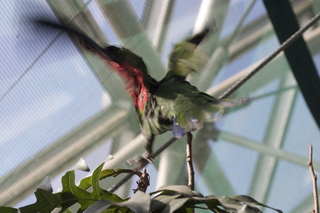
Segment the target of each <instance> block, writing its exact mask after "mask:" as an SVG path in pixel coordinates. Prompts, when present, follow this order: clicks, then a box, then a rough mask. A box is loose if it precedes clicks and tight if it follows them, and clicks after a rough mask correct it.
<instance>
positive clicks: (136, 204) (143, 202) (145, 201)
mask: <svg viewBox="0 0 320 213" xmlns="http://www.w3.org/2000/svg"><path fill="white" fill-rule="evenodd" d="M150 202H151V201H150V195H147V194H145V193H144V192H141V191H137V193H135V194H134V195H133V196H132V198H130V199H129V200H128V201H124V202H114V201H110V200H99V201H97V202H96V203H94V204H93V205H92V206H90V207H89V208H88V209H87V210H86V211H85V213H96V212H102V211H104V210H105V209H107V208H109V207H110V206H113V205H116V206H122V207H128V208H129V209H131V210H132V211H133V212H139V213H140V212H141V213H148V212H149V210H150Z"/></svg>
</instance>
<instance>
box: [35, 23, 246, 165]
mask: <svg viewBox="0 0 320 213" xmlns="http://www.w3.org/2000/svg"><path fill="white" fill-rule="evenodd" d="M37 23H39V24H42V25H46V26H49V27H53V28H57V29H60V30H63V31H65V32H66V33H68V34H71V35H73V36H75V37H76V38H77V39H78V40H79V42H80V44H81V45H82V46H83V47H84V48H85V49H87V50H89V51H91V52H93V53H94V54H96V55H98V56H99V57H100V58H101V59H102V60H104V61H105V62H106V63H107V64H108V65H109V66H111V68H112V69H113V70H115V71H116V72H117V73H118V74H119V75H120V76H121V77H122V79H123V80H124V81H125V84H126V87H125V89H126V91H127V92H128V93H129V95H130V96H131V98H132V100H133V103H134V107H135V111H136V114H137V118H138V121H139V124H140V127H141V132H142V134H143V136H144V138H145V146H144V149H145V152H144V154H143V155H142V156H143V158H144V159H147V160H148V161H149V162H152V159H151V158H150V155H151V154H152V146H153V142H154V139H155V136H157V135H160V134H163V133H165V132H167V131H172V132H173V136H174V137H175V138H181V137H183V136H184V135H185V134H187V133H188V134H190V133H191V132H192V131H196V130H199V129H201V128H202V126H203V123H204V122H214V121H216V120H218V119H219V118H220V117H221V116H222V114H223V110H224V108H230V107H234V106H238V105H243V104H246V103H248V102H249V101H250V98H242V99H234V100H223V99H217V98H215V97H213V96H210V95H208V94H206V93H204V92H201V91H199V90H198V89H197V88H196V87H195V86H193V85H191V84H190V82H188V81H187V80H186V78H187V76H188V75H189V74H190V73H192V72H196V69H197V66H196V65H197V61H199V60H200V59H201V58H202V55H201V53H199V51H198V49H197V48H198V46H199V45H200V43H201V42H202V41H203V40H204V39H205V37H207V35H208V34H209V33H211V32H212V30H211V29H210V27H207V28H205V29H204V30H203V31H201V32H200V33H197V34H195V35H192V36H190V37H187V38H186V39H184V40H183V41H181V42H179V43H177V44H175V45H174V48H173V50H172V52H171V53H170V55H169V63H168V71H167V73H166V75H165V76H164V77H163V79H161V80H160V81H157V80H156V79H154V78H153V77H151V76H150V75H149V74H148V69H147V66H146V64H145V62H144V60H143V58H142V57H141V56H139V55H137V54H135V53H134V52H133V51H131V50H129V49H127V48H125V47H120V46H114V45H106V46H100V45H99V44H97V43H96V42H95V41H94V40H93V39H91V38H90V37H89V36H88V35H87V34H86V33H85V32H83V31H82V30H80V29H76V28H74V27H69V26H66V25H63V24H58V23H53V22H48V21H43V20H38V21H37Z"/></svg>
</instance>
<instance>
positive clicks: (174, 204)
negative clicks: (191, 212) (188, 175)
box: [163, 198, 189, 213]
mask: <svg viewBox="0 0 320 213" xmlns="http://www.w3.org/2000/svg"><path fill="white" fill-rule="evenodd" d="M188 200H189V198H177V199H174V200H172V201H171V202H170V203H169V205H167V207H166V208H165V209H164V210H163V212H164V213H172V212H174V211H176V210H178V209H180V208H181V207H182V206H183V205H184V204H185V203H186V202H187V201H188Z"/></svg>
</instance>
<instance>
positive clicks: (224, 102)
mask: <svg viewBox="0 0 320 213" xmlns="http://www.w3.org/2000/svg"><path fill="white" fill-rule="evenodd" d="M250 102H251V98H250V97H247V98H241V99H230V100H229V99H218V103H217V104H218V105H219V106H221V107H222V108H231V107H236V106H241V105H245V104H248V103H250Z"/></svg>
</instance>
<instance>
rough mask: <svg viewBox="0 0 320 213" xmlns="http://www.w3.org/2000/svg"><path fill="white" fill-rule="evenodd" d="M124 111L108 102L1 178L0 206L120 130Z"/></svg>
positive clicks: (8, 204)
mask: <svg viewBox="0 0 320 213" xmlns="http://www.w3.org/2000/svg"><path fill="white" fill-rule="evenodd" d="M127 116H128V114H127V111H126V110H123V109H121V108H120V107H119V106H111V107H109V108H107V109H106V110H104V111H102V112H101V113H99V114H97V115H96V116H94V117H93V118H92V119H90V120H89V121H87V122H85V123H83V124H82V125H80V126H79V127H77V128H76V129H75V130H73V131H72V132H70V133H68V134H67V135H66V136H64V137H63V138H61V139H60V140H58V141H56V142H55V143H53V144H52V145H51V146H49V147H48V148H46V149H44V150H42V151H41V152H40V153H39V154H37V155H35V156H34V157H33V158H31V159H29V160H28V161H27V162H25V163H23V164H22V165H21V166H19V167H18V168H16V169H14V170H13V171H12V172H10V173H8V174H7V175H6V176H4V177H2V178H1V181H0V190H1V192H2V193H1V194H0V202H1V204H0V205H1V206H13V205H14V204H15V203H17V202H19V200H21V199H23V198H24V197H25V196H28V195H29V194H30V193H32V192H33V191H34V190H35V188H36V187H37V186H39V183H41V181H42V180H43V179H44V178H45V177H46V176H51V177H52V176H55V175H57V174H59V173H60V172H61V171H64V170H66V169H67V168H69V167H70V166H71V165H72V164H74V163H75V162H76V161H77V160H78V159H79V158H81V157H83V155H85V154H87V153H89V152H90V151H92V150H93V149H95V148H96V147H98V146H99V145H100V144H101V143H103V142H105V141H106V140H108V139H110V138H112V137H113V136H115V135H117V134H119V133H122V132H123V128H124V125H123V122H124V120H125V119H126V117H127Z"/></svg>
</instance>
